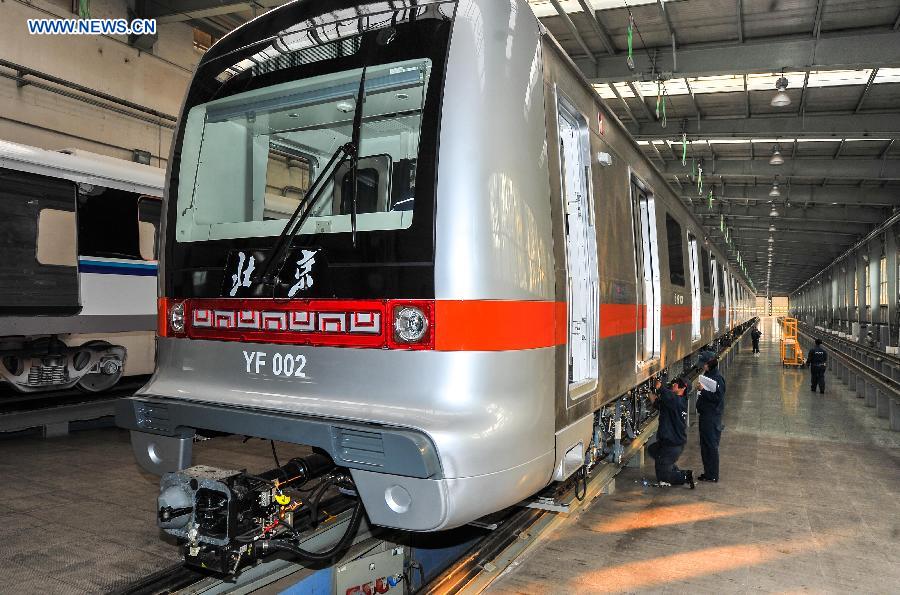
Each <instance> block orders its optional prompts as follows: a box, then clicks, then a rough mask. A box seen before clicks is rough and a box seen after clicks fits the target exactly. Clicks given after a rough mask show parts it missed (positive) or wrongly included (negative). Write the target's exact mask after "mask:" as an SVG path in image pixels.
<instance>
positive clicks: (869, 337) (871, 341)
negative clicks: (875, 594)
mask: <svg viewBox="0 0 900 595" xmlns="http://www.w3.org/2000/svg"><path fill="white" fill-rule="evenodd" d="M866 347H878V341H877V340H876V339H875V334H874V333H873V332H872V331H869V332H867V333H866Z"/></svg>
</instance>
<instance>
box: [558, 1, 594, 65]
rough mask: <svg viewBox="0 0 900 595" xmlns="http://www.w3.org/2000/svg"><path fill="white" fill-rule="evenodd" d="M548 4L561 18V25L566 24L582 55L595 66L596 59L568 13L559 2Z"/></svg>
mask: <svg viewBox="0 0 900 595" xmlns="http://www.w3.org/2000/svg"><path fill="white" fill-rule="evenodd" d="M550 4H552V5H553V8H555V9H556V12H557V13H558V14H559V18H561V19H562V21H563V23H565V24H566V27H568V29H569V32H570V33H571V34H572V37H574V38H575V41H576V42H577V43H578V45H580V46H581V49H582V50H584V53H585V55H586V56H587V58H588V60H590V61H591V62H593V63H594V64H597V57H596V56H594V52H593V50H591V48H590V46H588V44H587V42H585V41H584V37H582V36H581V32H580V31H578V27H576V26H575V23H574V22H573V21H572V18H571V17H570V16H569V13H567V12H566V11H565V9H564V8H563V7H562V5H561V4H560V3H559V0H550Z"/></svg>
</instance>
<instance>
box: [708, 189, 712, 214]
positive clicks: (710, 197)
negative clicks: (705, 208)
mask: <svg viewBox="0 0 900 595" xmlns="http://www.w3.org/2000/svg"><path fill="white" fill-rule="evenodd" d="M712 203H713V191H712V190H710V191H709V200H708V201H707V204H708V205H709V210H710V211H712Z"/></svg>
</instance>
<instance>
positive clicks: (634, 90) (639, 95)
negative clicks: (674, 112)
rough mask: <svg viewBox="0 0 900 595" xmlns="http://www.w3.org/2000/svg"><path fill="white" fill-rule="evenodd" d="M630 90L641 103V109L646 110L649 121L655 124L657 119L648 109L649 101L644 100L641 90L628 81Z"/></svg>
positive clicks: (645, 113)
mask: <svg viewBox="0 0 900 595" xmlns="http://www.w3.org/2000/svg"><path fill="white" fill-rule="evenodd" d="M628 88H629V89H631V92H632V93H633V94H634V96H635V97H636V98H637V99H638V100H639V101H640V102H641V108H643V110H644V115H645V116H647V119H648V120H650V121H651V122H653V121H654V120H655V119H656V118H654V117H653V114H652V113H651V112H650V108H649V107H647V100H646V99H644V95H643V93H641V91H640V89H638V88H637V87H635V86H634V83H632V82H631V81H628ZM660 129H662V125H660Z"/></svg>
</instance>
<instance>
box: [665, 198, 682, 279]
mask: <svg viewBox="0 0 900 595" xmlns="http://www.w3.org/2000/svg"><path fill="white" fill-rule="evenodd" d="M676 243H677V246H676ZM666 247H667V249H668V253H669V282H670V283H672V285H677V286H679V287H684V286H685V283H686V279H685V267H684V238H683V237H682V235H681V223H680V222H679V221H678V219H676V218H675V217H673V216H672V215H671V213H666ZM673 248H675V249H674V250H673Z"/></svg>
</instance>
